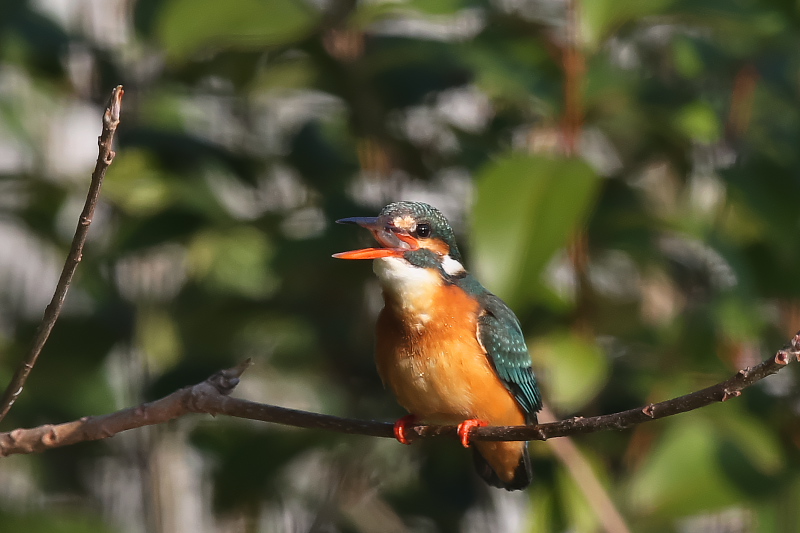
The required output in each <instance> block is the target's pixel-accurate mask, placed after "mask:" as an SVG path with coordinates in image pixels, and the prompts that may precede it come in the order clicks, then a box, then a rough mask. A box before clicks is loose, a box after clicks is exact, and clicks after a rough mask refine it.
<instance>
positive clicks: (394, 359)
mask: <svg viewBox="0 0 800 533" xmlns="http://www.w3.org/2000/svg"><path fill="white" fill-rule="evenodd" d="M432 291H434V293H433V294H431V298H430V301H431V305H430V306H429V307H428V308H427V309H423V310H419V309H418V310H417V312H416V313H415V314H416V316H410V315H409V314H408V313H407V312H406V314H403V313H404V310H403V308H402V306H400V305H399V302H395V301H394V300H393V299H392V297H391V296H390V295H388V294H384V298H386V306H385V307H384V309H383V310H382V311H381V314H380V316H379V318H378V325H377V346H376V362H377V367H378V373H379V374H380V376H381V379H382V380H383V382H384V384H385V385H386V386H387V387H389V388H390V389H391V390H392V391H393V392H394V394H395V396H396V397H397V400H398V402H399V403H400V405H402V406H403V407H405V408H406V409H407V410H408V411H409V412H411V413H413V414H415V415H417V416H418V417H420V418H421V419H423V420H427V421H430V422H436V423H458V422H461V421H463V420H464V419H466V418H481V419H483V420H487V421H488V422H489V423H491V424H492V425H516V424H524V423H525V416H524V415H523V413H522V410H521V409H520V407H519V405H518V404H517V402H516V400H515V399H514V398H513V396H512V395H511V394H510V393H509V392H508V390H507V389H506V387H505V386H504V385H503V383H502V382H501V381H500V379H499V378H498V377H497V374H496V373H495V371H494V369H493V368H492V366H491V363H490V361H489V359H488V357H487V355H486V353H485V352H484V350H483V348H482V347H481V345H480V344H479V343H478V340H477V329H478V323H477V317H478V303H477V301H475V300H474V299H473V298H470V297H469V296H468V295H466V294H465V293H464V292H463V291H462V290H460V289H458V288H457V287H454V286H451V285H440V286H438V287H435V288H432Z"/></svg>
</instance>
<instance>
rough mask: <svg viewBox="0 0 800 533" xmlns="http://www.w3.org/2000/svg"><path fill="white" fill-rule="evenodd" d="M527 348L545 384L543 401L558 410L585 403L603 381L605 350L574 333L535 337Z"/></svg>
mask: <svg viewBox="0 0 800 533" xmlns="http://www.w3.org/2000/svg"><path fill="white" fill-rule="evenodd" d="M530 349H531V354H532V357H533V360H534V363H535V365H536V367H537V369H540V370H539V372H540V376H539V377H540V379H541V380H542V381H543V382H545V383H546V384H547V389H546V390H547V403H548V404H549V405H552V406H553V407H554V408H555V409H556V411H558V412H559V413H572V412H575V411H576V410H578V409H580V408H581V407H583V406H584V405H586V403H587V402H590V401H591V400H592V399H593V398H594V396H595V394H597V393H598V392H599V391H600V389H601V388H602V386H603V384H604V383H605V381H606V377H607V375H608V360H607V358H606V356H605V354H604V353H603V351H602V350H600V348H599V347H598V346H596V345H595V344H593V343H590V342H587V341H586V340H585V339H583V338H581V337H579V336H577V335H574V334H568V333H560V334H554V335H550V336H548V337H544V338H539V339H536V340H535V341H534V342H533V343H532V344H531V346H530Z"/></svg>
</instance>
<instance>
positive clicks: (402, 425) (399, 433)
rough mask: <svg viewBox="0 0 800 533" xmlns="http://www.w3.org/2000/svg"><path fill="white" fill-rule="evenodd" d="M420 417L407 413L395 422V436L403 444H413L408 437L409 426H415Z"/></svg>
mask: <svg viewBox="0 0 800 533" xmlns="http://www.w3.org/2000/svg"><path fill="white" fill-rule="evenodd" d="M418 422H419V419H418V418H417V417H416V416H414V415H406V416H404V417H403V418H400V419H398V420H397V422H395V423H394V438H396V439H397V440H398V441H399V442H400V443H402V444H411V439H410V438H409V437H408V428H409V427H411V426H415V425H416V424H417V423H418Z"/></svg>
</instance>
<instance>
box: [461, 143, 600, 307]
mask: <svg viewBox="0 0 800 533" xmlns="http://www.w3.org/2000/svg"><path fill="white" fill-rule="evenodd" d="M599 184H600V181H599V178H598V177H597V175H596V174H595V173H594V172H593V171H592V169H591V168H590V167H589V166H588V165H587V164H586V163H584V162H583V161H580V160H577V159H555V158H550V157H544V156H531V155H524V154H510V155H506V156H504V157H502V158H500V159H498V160H497V161H494V162H493V163H491V164H490V165H489V166H488V167H487V168H485V169H483V171H482V172H481V174H480V177H479V180H478V188H477V202H476V203H475V208H474V210H473V219H472V247H473V250H474V257H475V260H474V265H475V270H476V272H477V273H478V274H479V278H480V279H481V281H482V282H483V283H484V284H485V285H486V286H487V287H488V288H489V290H491V291H492V292H495V293H497V294H498V295H499V296H501V297H502V298H504V299H506V301H508V302H509V303H513V302H515V301H518V300H521V299H523V298H524V295H531V294H536V292H537V290H538V288H539V286H540V283H541V274H542V271H543V270H544V268H545V266H546V265H547V263H548V261H549V260H550V259H551V258H552V256H553V254H555V252H556V251H557V250H559V249H560V248H563V247H564V246H566V245H567V244H568V242H569V239H570V237H572V236H573V234H574V232H575V231H576V230H577V229H578V228H579V227H580V224H581V223H582V222H583V221H584V220H585V219H586V217H587V216H588V214H589V211H590V209H591V206H592V203H593V200H594V198H595V196H596V194H597V191H598V188H599Z"/></svg>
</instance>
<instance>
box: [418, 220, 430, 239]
mask: <svg viewBox="0 0 800 533" xmlns="http://www.w3.org/2000/svg"><path fill="white" fill-rule="evenodd" d="M415 233H416V234H417V236H418V237H421V238H423V239H424V238H425V237H430V236H431V225H430V224H428V223H427V222H421V223H419V224H417V227H416V229H415Z"/></svg>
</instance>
